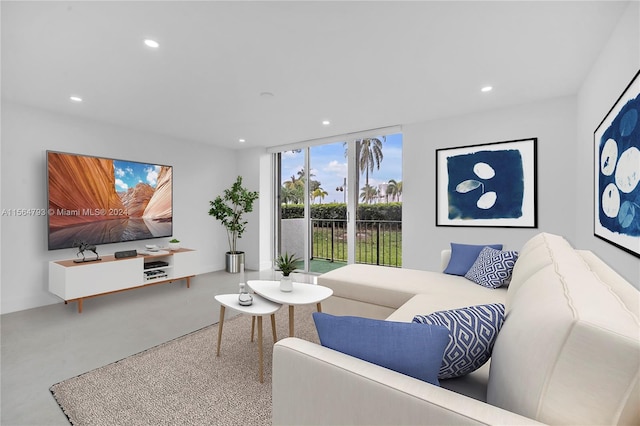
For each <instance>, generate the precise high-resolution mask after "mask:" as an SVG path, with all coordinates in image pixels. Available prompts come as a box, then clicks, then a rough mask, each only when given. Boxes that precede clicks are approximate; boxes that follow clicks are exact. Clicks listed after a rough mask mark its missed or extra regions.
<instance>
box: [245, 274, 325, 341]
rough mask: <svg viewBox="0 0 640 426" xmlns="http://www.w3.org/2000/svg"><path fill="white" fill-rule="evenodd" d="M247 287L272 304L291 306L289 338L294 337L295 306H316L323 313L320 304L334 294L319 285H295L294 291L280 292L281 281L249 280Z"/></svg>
mask: <svg viewBox="0 0 640 426" xmlns="http://www.w3.org/2000/svg"><path fill="white" fill-rule="evenodd" d="M247 285H248V286H249V287H250V288H251V289H252V290H253V291H255V292H256V294H259V295H260V296H262V297H264V298H265V299H268V300H271V301H272V302H276V303H281V304H283V305H289V336H290V337H293V335H294V325H293V319H294V306H295V305H310V304H312V303H315V304H316V308H317V310H318V312H322V305H321V304H320V302H322V301H323V300H325V299H327V298H328V297H330V296H331V295H332V294H333V290H331V289H330V288H329V287H323V286H321V285H317V284H304V283H296V282H294V283H293V291H290V292H283V291H280V281H268V280H249V281H247Z"/></svg>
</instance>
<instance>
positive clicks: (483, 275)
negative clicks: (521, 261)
mask: <svg viewBox="0 0 640 426" xmlns="http://www.w3.org/2000/svg"><path fill="white" fill-rule="evenodd" d="M516 260H518V252H517V251H500V250H494V249H492V248H491V247H485V248H483V249H482V251H481V252H480V254H479V255H478V258H477V259H476V261H475V262H474V263H473V265H472V266H471V268H470V269H469V270H468V271H467V273H466V274H464V277H465V278H466V279H468V280H471V281H473V282H474V283H476V284H480V285H481V286H483V287H488V288H498V287H502V286H503V285H507V284H509V282H510V281H511V274H512V273H513V267H514V266H515V264H516Z"/></svg>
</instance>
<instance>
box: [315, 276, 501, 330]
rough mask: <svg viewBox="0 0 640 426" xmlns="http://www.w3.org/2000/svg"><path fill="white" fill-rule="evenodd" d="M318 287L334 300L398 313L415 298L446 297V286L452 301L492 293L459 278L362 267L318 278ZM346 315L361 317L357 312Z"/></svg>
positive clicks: (422, 311) (421, 311)
mask: <svg viewBox="0 0 640 426" xmlns="http://www.w3.org/2000/svg"><path fill="white" fill-rule="evenodd" d="M318 284H320V285H323V286H325V287H329V288H330V289H331V290H333V296H332V297H340V298H344V299H349V300H356V301H360V302H364V303H370V304H373V305H379V306H386V307H388V308H391V309H398V308H399V307H401V306H402V305H403V304H405V303H406V302H407V301H408V300H409V299H411V298H412V297H413V296H415V295H416V294H432V295H435V296H436V297H438V296H439V295H440V294H442V293H443V291H442V287H443V286H445V287H446V288H447V292H445V293H450V294H451V295H450V296H448V295H447V297H451V298H452V299H455V298H456V297H457V296H458V295H464V294H466V293H468V292H471V293H472V294H477V293H490V292H491V290H490V289H485V288H481V287H480V286H478V285H475V284H473V283H471V282H469V280H467V279H466V278H464V277H459V276H456V275H446V274H443V273H442V272H433V271H421V270H417V269H409V268H390V267H387V266H377V265H365V264H361V263H354V264H351V265H346V266H343V267H342V268H338V269H334V270H333V271H330V272H326V273H324V274H322V275H320V276H319V277H318ZM480 303H483V302H476V303H470V304H472V305H473V304H480ZM462 306H467V305H455V306H454V307H456V308H459V307H462ZM440 309H443V308H440ZM424 312H425V311H424V310H419V311H417V312H414V313H413V314H414V315H415V314H419V313H424ZM345 314H348V315H361V314H360V313H355V312H348V313H345ZM387 315H388V314H387ZM411 319H413V315H412V316H411V317H410V318H408V319H407V321H408V322H411Z"/></svg>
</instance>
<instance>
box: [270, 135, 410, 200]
mask: <svg viewBox="0 0 640 426" xmlns="http://www.w3.org/2000/svg"><path fill="white" fill-rule="evenodd" d="M344 153H345V146H344V145H343V144H342V142H337V143H332V144H327V145H319V146H314V147H311V173H312V175H313V176H312V179H314V180H317V181H319V182H320V186H321V188H322V189H324V190H325V191H327V192H328V193H329V195H327V196H326V197H325V198H324V200H322V203H332V202H339V203H342V202H344V199H345V194H344V192H339V191H336V188H337V187H340V186H343V184H344V179H345V178H346V177H347V158H346V157H345V155H344ZM382 155H383V160H382V161H381V162H380V169H375V168H374V170H373V172H369V185H371V186H374V187H377V186H378V184H379V183H387V182H389V180H390V179H395V180H396V181H401V180H402V134H401V133H396V134H392V135H387V138H386V142H384V143H383V145H382ZM303 167H304V150H303V151H301V152H299V153H295V152H292V151H287V152H285V153H283V154H282V182H285V181H288V180H290V179H291V176H292V175H295V176H296V178H297V177H298V171H300V170H302V168H303ZM364 180H365V178H364V174H361V177H360V188H362V187H363V186H364ZM315 202H316V203H319V202H320V200H319V199H316V200H315Z"/></svg>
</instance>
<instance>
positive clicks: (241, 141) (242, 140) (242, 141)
mask: <svg viewBox="0 0 640 426" xmlns="http://www.w3.org/2000/svg"><path fill="white" fill-rule="evenodd" d="M238 142H240V143H245V142H246V140H244V139H238Z"/></svg>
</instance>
